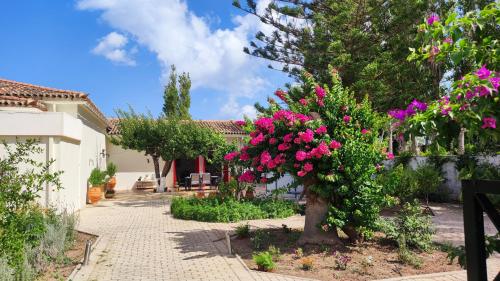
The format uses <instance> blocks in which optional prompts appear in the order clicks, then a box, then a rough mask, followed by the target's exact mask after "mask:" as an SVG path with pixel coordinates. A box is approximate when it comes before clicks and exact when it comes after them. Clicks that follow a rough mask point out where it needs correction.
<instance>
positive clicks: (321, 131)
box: [315, 125, 327, 135]
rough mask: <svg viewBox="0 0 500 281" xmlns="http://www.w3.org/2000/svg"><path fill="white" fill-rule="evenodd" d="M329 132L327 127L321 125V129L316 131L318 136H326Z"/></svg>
mask: <svg viewBox="0 0 500 281" xmlns="http://www.w3.org/2000/svg"><path fill="white" fill-rule="evenodd" d="M326 131H327V129H326V126H325V125H321V126H319V128H317V129H316V131H315V132H316V134H319V135H322V134H325V133H326Z"/></svg>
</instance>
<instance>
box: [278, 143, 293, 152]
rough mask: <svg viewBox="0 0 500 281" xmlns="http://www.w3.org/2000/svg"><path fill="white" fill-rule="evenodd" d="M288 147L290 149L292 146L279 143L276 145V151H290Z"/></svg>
mask: <svg viewBox="0 0 500 281" xmlns="http://www.w3.org/2000/svg"><path fill="white" fill-rule="evenodd" d="M290 147H292V145H291V144H290V143H287V142H284V143H280V144H279V145H278V150H279V151H285V150H288V149H290Z"/></svg>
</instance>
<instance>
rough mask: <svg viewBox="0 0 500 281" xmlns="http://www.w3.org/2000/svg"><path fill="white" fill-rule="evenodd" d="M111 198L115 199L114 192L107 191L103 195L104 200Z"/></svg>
mask: <svg viewBox="0 0 500 281" xmlns="http://www.w3.org/2000/svg"><path fill="white" fill-rule="evenodd" d="M113 197H115V191H114V190H108V191H106V193H105V194H104V198H106V199H110V198H113Z"/></svg>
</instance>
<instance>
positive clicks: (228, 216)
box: [170, 197, 297, 222]
mask: <svg viewBox="0 0 500 281" xmlns="http://www.w3.org/2000/svg"><path fill="white" fill-rule="evenodd" d="M170 209H171V212H172V215H173V216H174V218H179V219H187V220H197V221H207V222H237V221H241V220H253V219H267V218H285V217H288V216H291V215H293V214H294V213H295V211H296V210H297V207H296V204H295V203H294V202H290V201H280V200H271V199H259V200H253V201H237V200H234V199H230V198H226V199H225V200H221V198H217V197H215V198H201V199H200V198H183V197H176V198H174V199H173V200H172V204H171V206H170Z"/></svg>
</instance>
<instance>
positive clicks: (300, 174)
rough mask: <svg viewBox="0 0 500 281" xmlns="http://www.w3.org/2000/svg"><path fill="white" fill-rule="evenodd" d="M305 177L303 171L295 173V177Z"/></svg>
mask: <svg viewBox="0 0 500 281" xmlns="http://www.w3.org/2000/svg"><path fill="white" fill-rule="evenodd" d="M305 175H307V172H304V171H298V172H297V176H299V177H303V176H305Z"/></svg>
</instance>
